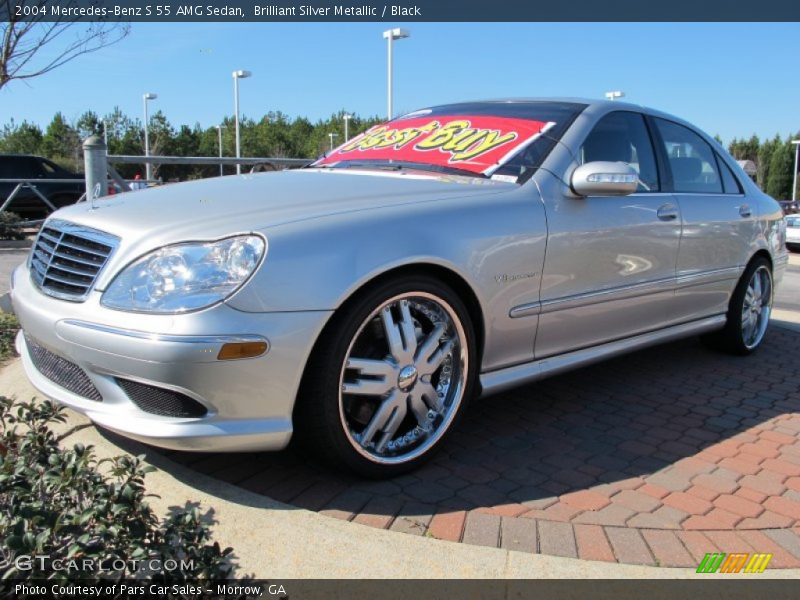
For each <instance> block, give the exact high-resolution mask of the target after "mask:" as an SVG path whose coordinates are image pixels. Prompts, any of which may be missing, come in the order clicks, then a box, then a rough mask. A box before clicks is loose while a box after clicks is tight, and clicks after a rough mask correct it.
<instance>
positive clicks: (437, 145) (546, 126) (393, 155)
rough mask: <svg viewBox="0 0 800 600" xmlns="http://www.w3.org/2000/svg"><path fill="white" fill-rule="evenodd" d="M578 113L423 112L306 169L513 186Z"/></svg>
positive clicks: (549, 105)
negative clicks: (453, 177)
mask: <svg viewBox="0 0 800 600" xmlns="http://www.w3.org/2000/svg"><path fill="white" fill-rule="evenodd" d="M584 107H585V105H580V104H572V103H556V102H484V103H472V104H457V105H449V106H442V107H434V108H427V109H423V110H418V111H414V112H413V113H409V114H407V115H404V116H402V117H399V118H397V119H393V120H392V121H389V122H387V123H383V124H381V125H377V126H375V127H372V128H371V129H369V130H368V131H366V132H364V133H362V134H361V135H359V136H357V137H356V138H354V139H352V140H350V141H348V142H346V143H345V144H342V145H341V146H339V147H338V148H336V149H335V150H332V151H331V152H330V153H329V154H328V155H326V156H325V157H323V158H322V159H320V160H318V161H317V162H316V163H314V165H312V166H315V167H330V168H353V167H356V168H358V167H361V168H370V167H372V168H411V169H422V170H429V171H437V172H444V173H454V174H463V175H472V176H479V177H493V178H500V179H506V180H511V181H518V180H519V178H520V177H521V176H523V175H525V176H527V175H529V174H530V173H531V172H532V171H534V170H535V169H536V168H538V167H539V166H540V165H541V162H542V161H543V160H544V158H545V157H546V156H547V153H548V152H549V151H550V149H551V148H552V146H553V144H555V143H556V142H557V140H558V139H559V138H560V137H561V135H562V134H563V133H564V131H566V129H567V128H568V127H569V125H570V124H571V123H572V121H573V120H574V119H575V117H576V116H577V115H578V114H579V113H580V111H581V110H583V108H584Z"/></svg>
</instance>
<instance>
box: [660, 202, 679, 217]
mask: <svg viewBox="0 0 800 600" xmlns="http://www.w3.org/2000/svg"><path fill="white" fill-rule="evenodd" d="M656 215H657V216H658V218H659V219H661V220H662V221H672V220H674V219H677V218H678V208H677V207H676V206H675V205H674V204H662V205H661V206H659V207H658V211H657V212H656Z"/></svg>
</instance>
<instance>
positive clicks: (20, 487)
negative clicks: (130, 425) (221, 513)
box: [0, 397, 232, 584]
mask: <svg viewBox="0 0 800 600" xmlns="http://www.w3.org/2000/svg"><path fill="white" fill-rule="evenodd" d="M64 421H65V418H64V415H63V408H61V407H59V406H57V405H55V404H54V403H52V402H49V401H48V402H45V403H19V404H15V405H13V406H12V402H11V401H10V400H8V399H7V398H4V397H0V427H2V437H0V552H1V553H2V555H0V581H2V580H5V579H7V578H13V579H14V580H15V581H19V580H29V579H39V580H41V579H49V580H52V581H54V582H65V583H66V582H71V581H78V580H80V581H82V582H86V581H101V580H102V581H104V582H108V581H118V580H121V579H122V578H131V577H133V578H139V579H145V578H146V579H148V580H150V581H153V582H164V583H170V584H175V583H180V582H187V583H188V582H198V581H199V582H206V583H209V582H212V581H216V580H220V579H224V578H227V577H230V575H231V571H232V565H231V564H230V556H229V555H230V554H231V552H232V550H231V548H226V549H224V550H222V549H221V548H220V546H219V544H218V543H216V542H214V543H210V532H209V529H208V525H207V524H206V520H207V518H208V515H201V514H200V511H199V510H198V508H197V506H196V505H193V504H190V503H187V506H186V507H184V508H180V509H173V510H172V512H171V514H170V515H169V516H167V517H165V518H164V519H162V520H159V519H158V518H157V517H156V515H155V514H154V512H153V510H152V509H151V508H150V506H149V505H148V504H147V502H146V501H145V498H146V497H148V496H152V494H146V493H145V486H144V478H145V475H146V474H147V473H148V472H149V471H152V470H154V469H153V467H150V466H147V465H145V464H144V463H143V462H142V457H133V456H118V457H116V458H112V459H104V460H97V459H96V458H95V456H94V453H93V451H92V447H91V446H83V445H81V444H75V445H74V446H73V447H72V448H71V449H66V448H61V447H59V445H58V440H57V438H56V436H55V434H54V433H53V431H52V430H51V428H50V425H51V424H53V423H62V422H64ZM98 467H101V469H102V470H103V471H105V472H108V473H109V474H108V475H106V474H104V473H103V472H101V469H99V468H98ZM37 555H38V556H41V555H49V557H50V560H53V559H61V560H62V563H61V564H62V566H63V565H67V564H72V563H70V562H69V561H77V563H75V564H80V565H82V564H84V563H83V562H82V561H83V560H84V559H90V560H94V561H96V562H95V564H103V565H106V567H107V568H106V569H102V568H101V569H99V570H95V571H82V570H77V569H75V570H73V569H64V570H54V569H52V568H49V569H48V568H46V567H45V568H41V565H40V564H39V563H37V562H36V561H33V563H32V565H31V568H27V567H23V569H20V568H17V567H18V564H17V563H18V562H19V561H17V560H16V558H18V557H21V556H37ZM4 558H5V560H3V559H4ZM169 560H175V561H177V563H179V564H180V563H183V565H184V566H186V568H184V569H182V570H173V571H170V570H168V569H161V570H160V571H155V572H153V571H142V570H141V567H140V565H145V566H146V565H147V564H149V565H150V568H155V567H153V566H152V565H153V564H156V565H165V564H172V563H169V562H165V561H169ZM132 561H143V562H142V563H139V564H138V565H137V564H136V563H133V562H132ZM120 565H125V566H124V568H122V569H120V568H119V567H120Z"/></svg>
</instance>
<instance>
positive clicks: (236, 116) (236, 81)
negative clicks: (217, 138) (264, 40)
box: [232, 70, 252, 175]
mask: <svg viewBox="0 0 800 600" xmlns="http://www.w3.org/2000/svg"><path fill="white" fill-rule="evenodd" d="M232 75H233V109H234V114H233V120H234V122H235V124H236V158H241V157H242V146H241V140H240V138H239V80H240V79H245V78H247V77H250V76H251V75H252V73H251V72H250V71H244V70H239V71H234V72H233V73H232ZM236 174H237V175H241V174H242V165H240V164H238V163H237V164H236Z"/></svg>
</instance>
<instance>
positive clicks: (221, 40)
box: [0, 23, 800, 142]
mask: <svg viewBox="0 0 800 600" xmlns="http://www.w3.org/2000/svg"><path fill="white" fill-rule="evenodd" d="M389 26H403V27H406V28H407V29H409V30H410V31H411V38H410V39H407V40H402V41H399V42H397V43H396V45H395V59H396V60H395V109H396V111H403V110H411V109H414V108H419V107H422V106H425V105H429V104H436V103H444V102H450V101H458V100H467V99H479V98H490V97H506V96H582V97H599V98H601V97H602V96H603V94H604V92H606V91H608V90H615V89H620V90H624V91H625V92H626V95H627V98H626V99H627V100H629V101H631V102H635V103H638V104H644V105H648V106H653V107H655V108H659V109H661V110H664V111H667V112H670V113H674V114H676V115H678V116H681V117H683V118H685V119H687V120H689V121H692V122H694V123H695V124H697V125H698V126H700V127H702V128H703V129H705V130H706V131H708V132H709V133H711V134H715V133H718V134H720V135H721V136H722V138H723V139H724V140H725V141H726V142H727V141H729V140H730V139H731V138H733V137H742V136H749V135H750V134H752V133H757V134H758V135H759V136H761V137H764V136H770V137H771V136H773V135H774V134H775V133H777V132H780V133H781V135H787V134H789V133H790V132H792V131H798V130H800V76H798V73H797V53H796V47H797V40H798V39H800V24H796V23H786V24H771V23H764V24H761V23H742V24H722V23H691V24H674V23H645V24H642V23H631V24H613V23H612V24H606V23H587V24H579V23H519V24H509V23H463V24H462V23H459V24H456V23H411V24H403V23H326V24H317V23H314V24H306V23H277V24H276V23H247V24H238V23H227V24H226V23H153V24H145V23H137V24H134V25H133V26H132V30H131V34H130V35H129V36H128V37H127V38H126V39H125V40H123V41H122V42H121V43H119V44H117V45H115V46H112V47H110V48H106V49H104V50H102V51H100V52H97V53H95V54H92V55H88V56H84V57H82V58H79V59H78V60H76V61H74V62H72V63H70V64H68V65H66V66H64V67H62V68H60V69H58V70H56V71H54V72H52V73H50V74H48V75H45V76H43V77H41V78H38V79H33V80H31V81H30V82H29V83H24V82H14V83H12V84H10V85H8V86H6V88H4V89H3V90H0V123H6V122H8V120H9V118H10V117H14V119H15V120H16V121H17V122H20V121H22V120H23V119H27V120H28V121H33V122H36V123H39V124H40V125H42V126H44V125H46V124H47V122H49V120H50V119H51V118H52V115H53V114H54V113H55V112H56V111H61V112H63V113H64V115H65V116H66V117H67V118H68V119H76V118H77V117H78V116H79V115H80V114H81V113H82V112H83V111H85V110H87V109H91V110H94V111H96V112H98V113H100V114H101V115H102V114H105V113H107V112H110V111H111V110H112V109H113V107H114V106H119V107H120V108H121V109H122V110H123V111H124V112H125V113H127V114H129V115H130V116H134V117H140V116H141V113H142V101H141V96H142V93H143V92H146V91H149V92H155V93H157V94H158V100H156V101H154V102H152V103H151V111H153V110H157V109H161V110H162V111H164V112H165V114H166V115H167V117H168V118H169V119H170V121H171V122H172V123H173V124H189V125H193V124H194V123H200V124H201V125H202V126H204V127H208V126H211V125H214V124H216V123H218V122H219V121H220V119H221V118H222V117H223V116H225V115H231V114H232V113H233V91H232V81H231V71H232V70H234V69H248V70H251V71H253V74H254V75H253V77H252V78H250V79H247V80H243V81H242V82H241V109H242V112H243V113H244V114H245V115H247V116H251V117H260V116H261V115H262V114H263V113H265V112H267V111H269V110H281V111H283V112H285V113H287V114H289V115H290V116H296V115H305V116H308V117H310V118H311V119H312V120H316V119H317V118H321V117H325V116H328V115H330V114H331V113H332V112H335V111H337V110H339V109H346V110H349V111H354V112H356V113H359V114H363V115H372V114H380V115H383V114H384V113H385V110H386V108H385V107H386V47H385V41H384V40H383V39H382V38H381V31H383V30H384V29H387V28H388V27H389Z"/></svg>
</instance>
